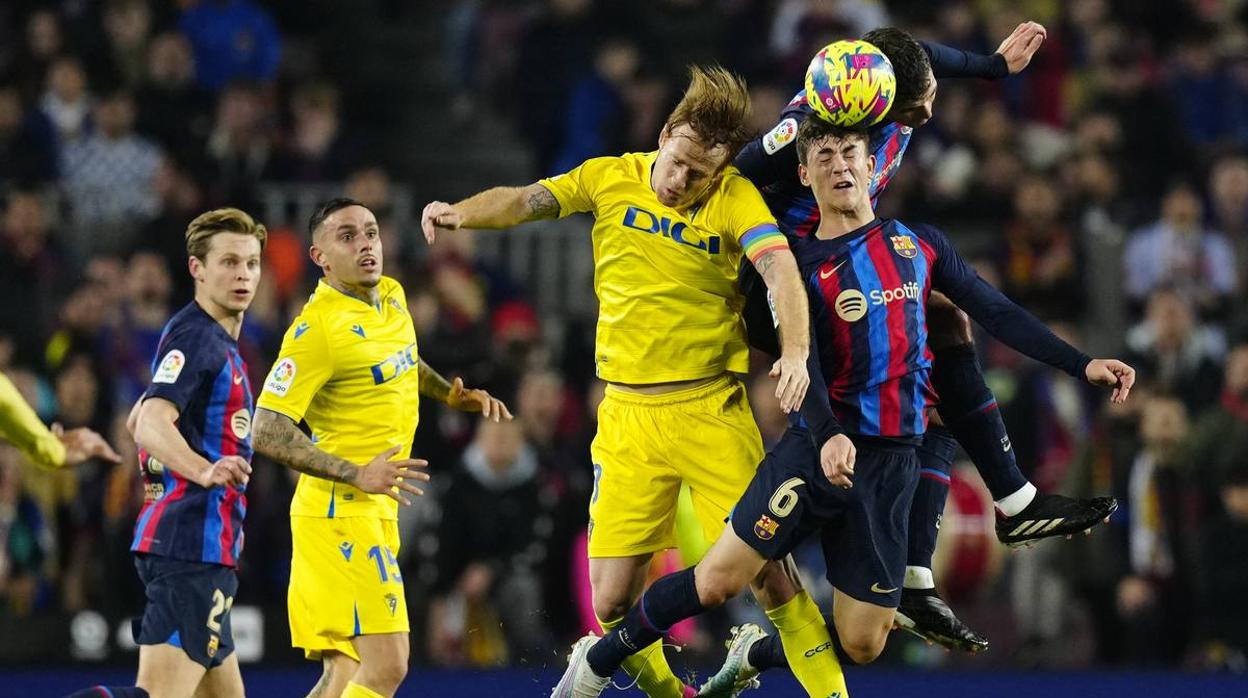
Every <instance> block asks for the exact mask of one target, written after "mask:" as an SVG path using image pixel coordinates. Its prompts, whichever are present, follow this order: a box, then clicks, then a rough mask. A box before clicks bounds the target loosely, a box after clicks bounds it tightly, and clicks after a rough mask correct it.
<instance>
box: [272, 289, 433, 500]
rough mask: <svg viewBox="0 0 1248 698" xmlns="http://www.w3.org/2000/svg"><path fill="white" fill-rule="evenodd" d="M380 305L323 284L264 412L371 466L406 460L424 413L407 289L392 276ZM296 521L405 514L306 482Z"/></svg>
mask: <svg viewBox="0 0 1248 698" xmlns="http://www.w3.org/2000/svg"><path fill="white" fill-rule="evenodd" d="M378 291H380V297H381V300H380V302H378V303H377V305H369V304H368V303H366V302H364V301H362V300H360V299H358V298H355V297H352V296H348V295H347V294H345V293H342V292H341V291H339V290H337V289H335V288H334V287H332V286H330V285H329V284H327V283H325V281H324V280H322V281H321V282H320V283H319V284H317V286H316V291H314V292H313V293H312V297H311V298H309V299H308V302H307V304H306V305H304V306H303V311H302V312H301V313H300V314H299V317H297V318H295V321H294V323H292V324H291V326H290V329H288V330H287V331H286V336H285V337H284V338H283V339H282V349H281V351H280V352H279V354H278V356H279V358H278V360H277V362H276V363H275V364H274V365H273V370H272V371H271V372H270V373H269V376H268V378H267V379H266V380H265V382H264V390H263V391H262V392H261V393H260V399H259V400H257V402H256V406H257V407H259V408H263V409H266V410H273V411H274V412H278V413H281V414H284V415H286V416H287V417H290V418H291V419H293V420H295V422H296V423H297V422H299V421H300V420H306V421H307V423H308V426H309V427H310V428H311V430H312V440H313V441H314V442H315V443H316V445H317V447H318V448H320V449H322V450H324V451H326V452H327V453H331V454H333V455H335V456H338V457H339V458H343V459H345V460H348V461H351V462H352V463H355V464H356V465H361V466H362V465H364V464H366V463H368V462H369V461H370V460H372V459H373V458H374V457H376V456H377V455H378V454H380V453H383V452H385V451H386V450H388V449H390V448H392V447H394V446H400V447H402V448H401V449H400V451H399V453H398V455H396V456H395V458H407V457H408V455H409V454H410V453H411V449H412V439H413V437H414V436H415V434H416V422H417V419H418V412H419V409H420V390H419V387H420V386H419V383H420V381H419V377H418V376H419V371H417V370H416V367H417V360H418V359H417V357H418V354H417V349H416V330H415V328H414V327H413V325H412V316H411V314H410V313H408V310H407V300H406V296H405V295H404V293H403V287H402V286H401V285H399V282H397V281H395V280H394V279H391V278H389V277H382V279H381V284H380V285H379V286H378ZM290 514H291V516H319V517H327V518H335V517H347V516H377V517H381V518H383V519H394V518H397V517H398V502H396V501H394V500H393V499H391V498H390V497H387V496H386V495H383V494H371V495H370V494H367V493H365V492H363V491H361V490H359V489H357V488H355V487H352V486H351V485H346V484H341V483H336V482H332V481H330V480H325V479H322V478H318V477H311V476H309V475H301V476H300V477H299V485H298V486H297V487H296V489H295V497H294V500H293V501H292V502H291V505H290Z"/></svg>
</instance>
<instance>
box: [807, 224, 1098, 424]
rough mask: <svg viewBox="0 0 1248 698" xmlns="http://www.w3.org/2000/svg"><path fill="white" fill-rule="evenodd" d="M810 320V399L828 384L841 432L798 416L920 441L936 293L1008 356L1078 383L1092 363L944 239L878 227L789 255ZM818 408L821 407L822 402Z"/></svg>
mask: <svg viewBox="0 0 1248 698" xmlns="http://www.w3.org/2000/svg"><path fill="white" fill-rule="evenodd" d="M793 252H794V255H796V257H797V262H798V265H799V266H800V267H801V270H802V278H803V280H804V281H805V283H806V287H807V288H806V290H807V295H808V296H809V299H810V312H811V334H812V341H811V354H812V356H813V357H815V358H816V359H817V361H818V363H817V365H816V366H814V367H813V368H812V369H811V391H810V392H811V393H816V392H817V391H818V388H817V387H816V386H826V388H827V404H828V406H829V407H830V409H831V416H832V418H833V419H834V420H835V425H832V426H831V427H829V425H828V424H821V423H822V422H826V420H823V419H820V416H819V415H818V414H817V413H812V412H810V411H809V410H807V407H806V405H803V414H802V418H803V419H806V420H808V422H809V423H810V424H811V425H812V429H814V430H815V431H817V432H821V433H820V436H821V437H823V438H826V437H827V436H828V435H829V433H830V432H831V431H832V430H836V431H843V432H845V433H849V434H861V435H864V436H887V437H902V438H904V437H914V436H918V435H921V434H922V433H924V432H925V431H926V430H927V418H926V415H925V412H926V409H927V408H928V407H929V406H932V405H934V404H935V401H936V399H937V395H936V391H935V390H933V388H932V384H931V381H930V379H929V374H930V372H931V367H932V353H931V350H930V349H928V347H927V316H926V308H927V299H928V296H929V295H930V293H931V291H932V290H933V289H935V290H937V291H940V292H941V293H944V294H945V295H946V296H948V297H949V299H950V300H952V301H953V302H954V303H955V304H957V306H958V307H959V308H962V309H963V310H965V311H966V312H967V314H968V315H970V316H971V318H973V319H974V320H976V321H977V322H979V323H980V324H981V325H983V326H984V329H986V330H988V332H989V333H990V334H992V335H993V336H994V337H996V338H997V339H1000V340H1001V341H1002V342H1004V343H1005V344H1006V345H1008V346H1010V347H1011V348H1013V349H1015V350H1017V351H1019V352H1021V353H1023V354H1026V355H1027V356H1030V357H1032V358H1034V359H1036V360H1037V361H1041V362H1043V363H1046V364H1048V365H1050V366H1054V367H1057V368H1060V369H1062V370H1064V371H1066V372H1067V373H1070V374H1071V375H1072V376H1078V377H1082V375H1083V371H1084V369H1085V367H1086V366H1087V364H1088V361H1090V359H1089V358H1088V357H1087V355H1085V354H1083V352H1080V351H1079V350H1077V349H1075V348H1074V347H1072V346H1070V345H1069V344H1067V343H1066V342H1064V341H1062V340H1061V339H1059V338H1058V337H1057V336H1056V335H1054V334H1053V333H1052V332H1051V331H1050V330H1049V329H1048V328H1047V327H1045V326H1044V323H1042V322H1040V321H1039V320H1038V319H1037V318H1036V317H1035V316H1033V315H1031V314H1030V313H1028V312H1027V311H1025V310H1023V309H1022V308H1020V307H1019V306H1018V305H1016V304H1015V303H1014V302H1012V301H1011V300H1010V299H1009V298H1006V297H1005V295H1003V294H1002V293H1001V292H1000V291H998V290H997V289H995V288H993V287H992V286H991V285H989V284H988V283H987V282H985V281H984V280H983V279H981V278H980V277H979V275H978V274H976V273H975V271H974V270H973V269H971V268H970V266H969V265H967V264H966V262H965V261H964V260H963V259H962V257H961V256H959V255H958V253H957V251H956V250H954V248H953V245H952V244H951V243H950V242H949V239H948V238H946V237H945V235H944V233H942V232H940V231H939V230H937V229H936V228H933V227H931V226H928V225H915V226H907V225H906V224H904V223H902V222H901V221H897V220H879V219H876V220H874V221H872V222H870V223H868V224H867V225H865V226H863V227H861V228H858V229H857V230H854V231H851V232H849V233H846V234H845V235H840V236H838V237H836V238H832V239H829V240H822V239H819V238H815V237H811V238H806V239H804V240H800V241H798V243H797V244H796V245H795V246H794V248H793ZM820 402H822V401H820Z"/></svg>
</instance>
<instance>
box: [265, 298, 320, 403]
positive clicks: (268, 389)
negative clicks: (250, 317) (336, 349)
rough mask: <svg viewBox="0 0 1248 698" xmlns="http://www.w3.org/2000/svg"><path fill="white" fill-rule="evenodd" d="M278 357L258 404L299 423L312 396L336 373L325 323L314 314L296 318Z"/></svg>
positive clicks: (266, 379) (283, 339)
mask: <svg viewBox="0 0 1248 698" xmlns="http://www.w3.org/2000/svg"><path fill="white" fill-rule="evenodd" d="M277 356H278V359H277V361H276V362H274V363H273V368H272V369H271V370H270V371H269V375H268V376H267V377H266V378H265V379H264V389H263V390H262V391H261V392H260V398H259V399H258V400H257V401H256V407H257V408H262V409H266V410H271V411H273V412H277V413H279V414H283V415H286V416H287V417H290V419H291V420H293V421H294V422H295V423H296V424H297V423H299V422H300V421H302V420H303V415H304V413H305V412H307V411H308V405H309V404H311V403H312V397H313V396H315V395H316V393H317V391H318V390H320V389H321V388H322V387H324V386H325V384H326V383H327V382H329V379H330V378H331V377H333V375H334V361H333V355H332V354H331V352H330V350H329V339H328V333H327V332H326V328H325V323H324V322H323V321H322V320H321V318H320V317H318V316H316V315H314V314H310V313H309V314H304V315H300V316H299V317H297V318H295V321H294V323H293V324H291V326H290V329H288V330H286V336H285V337H283V338H282V348H281V350H280V351H279V352H278V354H277Z"/></svg>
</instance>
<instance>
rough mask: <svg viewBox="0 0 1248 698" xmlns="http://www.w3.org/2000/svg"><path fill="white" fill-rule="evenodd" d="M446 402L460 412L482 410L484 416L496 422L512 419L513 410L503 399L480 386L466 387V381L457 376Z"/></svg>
mask: <svg viewBox="0 0 1248 698" xmlns="http://www.w3.org/2000/svg"><path fill="white" fill-rule="evenodd" d="M446 404H447V405H450V406H451V407H453V408H455V409H457V410H459V411H460V412H480V413H481V416H482V417H485V418H486V419H492V420H494V421H495V422H498V421H501V420H504V419H506V420H507V421H509V422H510V421H511V410H508V409H507V405H504V404H503V401H502V400H499V399H498V398H496V397H493V396H491V395H490V394H489V393H487V392H485V391H484V390H481V389H479V388H471V389H468V388H464V381H463V380H462V379H460V378H456V379H455V380H454V381H453V382H452V383H451V392H449V393H447V395H446Z"/></svg>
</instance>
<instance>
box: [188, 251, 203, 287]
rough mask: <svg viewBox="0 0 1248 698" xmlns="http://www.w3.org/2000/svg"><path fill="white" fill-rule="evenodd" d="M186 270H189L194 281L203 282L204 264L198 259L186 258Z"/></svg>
mask: <svg viewBox="0 0 1248 698" xmlns="http://www.w3.org/2000/svg"><path fill="white" fill-rule="evenodd" d="M186 268H187V269H188V270H190V272H191V278H192V279H195V280H196V281H203V280H204V278H203V277H204V263H203V261H201V260H200V258H199V257H195V256H191V257H187V259H186Z"/></svg>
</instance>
